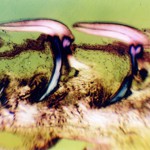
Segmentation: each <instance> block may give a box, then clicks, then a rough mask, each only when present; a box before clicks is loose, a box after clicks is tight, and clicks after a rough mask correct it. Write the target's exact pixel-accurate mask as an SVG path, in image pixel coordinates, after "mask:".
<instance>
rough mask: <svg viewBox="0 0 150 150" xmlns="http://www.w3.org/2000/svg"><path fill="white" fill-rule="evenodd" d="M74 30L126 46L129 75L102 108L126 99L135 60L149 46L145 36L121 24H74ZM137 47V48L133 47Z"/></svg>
mask: <svg viewBox="0 0 150 150" xmlns="http://www.w3.org/2000/svg"><path fill="white" fill-rule="evenodd" d="M73 27H74V28H75V29H77V30H78V31H82V32H85V33H88V34H93V35H98V36H105V37H110V38H115V39H118V40H120V41H122V42H124V43H126V44H128V45H131V46H130V47H129V54H130V62H131V67H132V68H131V73H130V74H128V75H127V76H126V77H125V78H124V80H123V82H122V84H121V86H120V87H119V89H118V90H117V92H116V93H115V94H114V95H113V96H112V98H110V99H109V100H106V101H105V102H104V103H103V104H102V106H107V105H110V104H112V103H115V102H117V101H120V100H121V99H123V98H126V97H128V96H129V95H130V94H131V93H132V92H131V90H130V89H131V85H132V80H133V78H134V76H135V75H137V72H138V63H137V58H138V57H141V56H142V54H143V46H145V45H149V42H150V41H149V39H148V37H147V36H146V35H144V34H143V33H142V32H141V31H140V30H138V29H136V28H133V27H130V26H125V25H121V24H113V23H82V22H81V23H75V24H74V25H73ZM134 45H137V46H134Z"/></svg>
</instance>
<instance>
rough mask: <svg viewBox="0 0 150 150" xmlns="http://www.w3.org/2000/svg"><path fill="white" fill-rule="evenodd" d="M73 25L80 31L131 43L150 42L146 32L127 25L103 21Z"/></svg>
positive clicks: (144, 43) (147, 43) (143, 43)
mask: <svg viewBox="0 0 150 150" xmlns="http://www.w3.org/2000/svg"><path fill="white" fill-rule="evenodd" d="M73 27H74V28H75V29H76V30H78V31H81V32H85V33H88V34H94V35H98V36H104V37H110V38H115V39H118V40H120V41H122V42H124V43H126V44H129V45H131V44H134V45H137V44H142V45H149V44H150V41H149V39H148V37H147V36H146V35H145V34H143V33H142V32H141V31H140V30H138V29H136V28H133V27H131V26H127V25H122V24H115V23H101V22H95V23H84V22H79V23H75V24H74V25H73Z"/></svg>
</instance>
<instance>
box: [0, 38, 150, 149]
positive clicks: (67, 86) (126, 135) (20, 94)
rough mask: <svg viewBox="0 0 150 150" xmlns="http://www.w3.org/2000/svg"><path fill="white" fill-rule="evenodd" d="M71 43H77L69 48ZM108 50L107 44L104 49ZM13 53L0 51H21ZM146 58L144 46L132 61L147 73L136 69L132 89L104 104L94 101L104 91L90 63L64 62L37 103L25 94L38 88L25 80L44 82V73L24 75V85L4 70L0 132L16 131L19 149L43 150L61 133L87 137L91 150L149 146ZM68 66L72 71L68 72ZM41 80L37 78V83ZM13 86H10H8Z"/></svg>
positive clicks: (105, 94) (100, 98) (149, 97)
mask: <svg viewBox="0 0 150 150" xmlns="http://www.w3.org/2000/svg"><path fill="white" fill-rule="evenodd" d="M39 41H40V42H41V40H39ZM30 42H31V41H30ZM36 45H37V44H36ZM75 47H78V46H77V45H76V46H74V47H72V48H75ZM95 47H96V46H95ZM122 47H123V52H122V53H124V54H127V53H126V51H127V46H126V45H122ZM37 49H38V48H37ZM109 49H110V47H109V46H108V47H107V49H106V50H108V51H109ZM15 52H16V50H15V51H14V53H11V52H8V53H2V55H3V57H9V58H10V57H13V56H14V55H17V53H20V52H21V50H18V52H16V53H15ZM122 53H121V54H120V57H121V55H123V54H122ZM4 55H5V56H4ZM114 55H115V52H114ZM116 55H119V54H116ZM148 58H149V51H147V53H144V57H143V58H141V59H139V60H138V63H139V69H142V68H145V69H146V70H147V72H148V75H147V76H146V78H144V79H143V78H142V76H141V74H140V73H138V75H137V76H136V78H135V81H134V82H135V83H134V84H133V85H132V89H133V94H132V95H131V96H130V97H128V98H127V99H123V100H122V101H121V102H118V103H116V104H113V105H110V106H109V107H106V108H103V107H100V106H101V103H102V102H103V101H104V100H107V99H109V97H110V93H108V92H107V89H106V87H103V86H102V84H101V81H102V79H101V78H100V77H99V76H98V75H97V73H96V72H95V71H94V70H93V69H92V68H90V69H80V71H77V70H74V69H72V68H68V67H66V66H67V65H66V66H65V65H64V66H63V67H64V68H63V75H64V76H65V79H61V82H60V84H59V88H58V89H57V91H56V92H55V93H53V94H52V95H50V96H49V97H48V98H47V99H45V101H42V102H39V103H37V102H34V99H30V94H31V93H32V92H33V91H34V90H35V91H36V88H37V87H38V86H37V87H36V88H35V89H34V88H33V87H32V86H30V83H31V81H32V82H33V83H35V84H37V85H38V84H41V83H42V82H47V78H46V77H45V75H44V74H42V73H41V74H38V75H35V76H34V77H33V78H32V79H26V80H24V82H25V83H26V84H25V85H24V84H23V83H24V82H23V80H22V79H20V80H16V78H13V77H12V76H11V75H8V79H9V81H10V82H9V84H8V86H7V90H6V91H5V93H6V97H7V100H8V103H7V104H6V105H3V106H2V105H1V106H0V131H1V132H3V133H10V134H12V135H17V136H19V138H20V139H21V141H22V143H21V144H22V145H21V146H20V147H21V149H47V148H49V147H51V146H52V145H54V144H55V143H56V142H57V140H58V139H61V138H67V139H77V140H82V141H87V142H89V143H92V144H94V147H93V149H96V150H97V149H98V148H99V149H100V148H101V149H108V150H109V149H114V150H116V149H118V150H119V149H137V148H139V149H140V148H141V149H142V148H144V149H149V146H150V145H149V133H150V130H149V128H150V125H149V122H150V117H149V116H150V111H149V109H150V94H149V91H150V81H149V78H150V77H149V67H150V66H149V59H148ZM71 71H73V73H72V74H71V75H69V73H70V72H71ZM6 79H7V76H6ZM41 79H43V80H42V82H39V81H40V80H41ZM20 83H22V84H20ZM14 85H15V88H12V87H14ZM41 86H43V84H41ZM31 87H32V88H31ZM139 89H140V90H139ZM38 90H40V89H38ZM141 137H142V138H141ZM20 147H18V149H20ZM2 148H3V147H2ZM14 149H15V148H14ZM16 149H17V148H16Z"/></svg>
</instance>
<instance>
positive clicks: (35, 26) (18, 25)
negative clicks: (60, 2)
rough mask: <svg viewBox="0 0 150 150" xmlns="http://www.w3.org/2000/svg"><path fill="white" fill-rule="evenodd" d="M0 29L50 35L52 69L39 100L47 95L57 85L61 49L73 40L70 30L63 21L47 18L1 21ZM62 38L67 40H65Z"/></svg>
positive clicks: (60, 63) (60, 65) (59, 73)
mask: <svg viewBox="0 0 150 150" xmlns="http://www.w3.org/2000/svg"><path fill="white" fill-rule="evenodd" d="M0 29H1V30H7V31H27V32H41V33H44V34H47V35H49V36H50V37H51V38H49V39H50V41H51V44H52V49H53V53H54V69H53V73H52V76H51V78H50V81H49V83H48V86H47V87H46V88H45V89H44V92H43V95H42V96H41V97H40V98H39V97H38V99H39V101H41V100H43V99H44V98H46V97H47V96H49V95H50V94H51V93H52V92H53V91H54V89H55V88H56V87H57V85H58V82H59V78H60V75H61V68H62V52H63V49H64V48H66V47H69V48H70V45H71V42H72V41H73V40H74V37H73V35H72V33H71V31H70V30H69V28H68V27H67V26H65V25H64V24H63V23H60V22H58V21H55V20H47V19H38V20H24V21H19V22H10V23H3V24H0ZM64 39H68V40H67V41H66V40H64ZM69 50H70V49H69ZM70 51H71V50H70Z"/></svg>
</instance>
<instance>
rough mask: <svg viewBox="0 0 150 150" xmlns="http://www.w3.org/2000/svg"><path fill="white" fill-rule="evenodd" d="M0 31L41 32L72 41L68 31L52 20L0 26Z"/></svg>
mask: <svg viewBox="0 0 150 150" xmlns="http://www.w3.org/2000/svg"><path fill="white" fill-rule="evenodd" d="M0 29H1V30H7V31H27V32H41V33H44V34H47V35H50V36H58V37H59V38H60V40H62V39H63V37H65V36H66V37H69V38H70V39H72V40H74V36H73V34H72V33H71V31H70V29H69V28H68V27H67V26H66V25H65V24H63V23H61V22H59V21H56V20H52V19H34V20H23V21H17V22H8V23H2V24H0Z"/></svg>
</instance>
